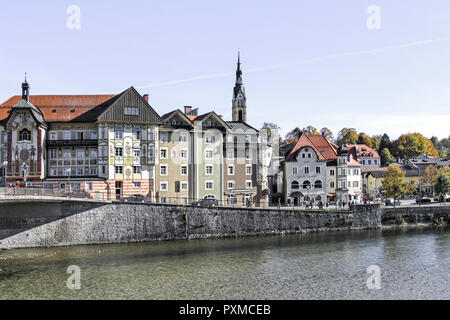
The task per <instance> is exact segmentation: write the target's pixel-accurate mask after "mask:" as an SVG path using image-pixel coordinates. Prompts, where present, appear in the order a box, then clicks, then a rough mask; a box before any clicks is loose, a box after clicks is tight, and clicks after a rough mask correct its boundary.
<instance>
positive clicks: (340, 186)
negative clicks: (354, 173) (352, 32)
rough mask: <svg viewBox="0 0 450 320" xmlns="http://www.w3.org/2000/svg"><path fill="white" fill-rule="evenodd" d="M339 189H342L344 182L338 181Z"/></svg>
mask: <svg viewBox="0 0 450 320" xmlns="http://www.w3.org/2000/svg"><path fill="white" fill-rule="evenodd" d="M338 188H339V189H340V188H342V182H341V181H338Z"/></svg>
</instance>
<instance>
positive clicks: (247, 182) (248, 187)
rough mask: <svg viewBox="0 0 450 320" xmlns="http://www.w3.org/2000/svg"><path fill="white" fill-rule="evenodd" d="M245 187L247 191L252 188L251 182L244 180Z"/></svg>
mask: <svg viewBox="0 0 450 320" xmlns="http://www.w3.org/2000/svg"><path fill="white" fill-rule="evenodd" d="M245 187H246V188H247V189H251V188H253V184H252V180H246V181H245Z"/></svg>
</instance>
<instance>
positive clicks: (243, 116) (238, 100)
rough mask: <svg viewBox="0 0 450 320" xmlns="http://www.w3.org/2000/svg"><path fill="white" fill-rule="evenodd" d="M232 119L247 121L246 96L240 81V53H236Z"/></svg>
mask: <svg viewBox="0 0 450 320" xmlns="http://www.w3.org/2000/svg"><path fill="white" fill-rule="evenodd" d="M233 121H238V122H245V123H247V98H246V96H245V88H244V83H243V81H242V70H241V55H240V53H238V63H237V70H236V84H235V86H234V90H233Z"/></svg>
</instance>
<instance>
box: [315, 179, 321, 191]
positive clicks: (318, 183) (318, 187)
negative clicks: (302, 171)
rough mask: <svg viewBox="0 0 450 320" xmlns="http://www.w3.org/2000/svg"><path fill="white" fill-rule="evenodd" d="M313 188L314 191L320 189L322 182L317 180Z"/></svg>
mask: <svg viewBox="0 0 450 320" xmlns="http://www.w3.org/2000/svg"><path fill="white" fill-rule="evenodd" d="M314 188H315V189H322V181H320V180H317V181H316V182H314Z"/></svg>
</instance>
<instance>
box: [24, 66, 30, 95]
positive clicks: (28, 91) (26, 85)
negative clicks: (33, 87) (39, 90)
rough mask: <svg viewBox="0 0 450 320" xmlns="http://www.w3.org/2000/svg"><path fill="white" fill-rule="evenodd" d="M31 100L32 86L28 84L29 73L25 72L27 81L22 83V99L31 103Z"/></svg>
mask: <svg viewBox="0 0 450 320" xmlns="http://www.w3.org/2000/svg"><path fill="white" fill-rule="evenodd" d="M29 98H30V85H29V84H28V82H27V73H26V72H25V81H24V82H22V99H23V100H26V101H29Z"/></svg>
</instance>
